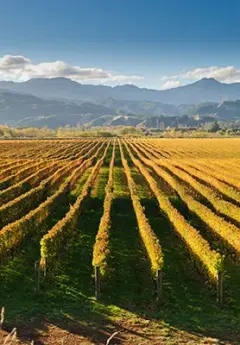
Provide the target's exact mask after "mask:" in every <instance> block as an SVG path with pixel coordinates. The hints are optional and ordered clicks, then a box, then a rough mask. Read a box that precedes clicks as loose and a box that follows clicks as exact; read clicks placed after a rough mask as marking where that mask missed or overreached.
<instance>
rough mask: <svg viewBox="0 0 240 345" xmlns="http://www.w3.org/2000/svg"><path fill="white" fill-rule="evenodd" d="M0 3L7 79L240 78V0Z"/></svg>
mask: <svg viewBox="0 0 240 345" xmlns="http://www.w3.org/2000/svg"><path fill="white" fill-rule="evenodd" d="M0 5H1V11H0V57H1V59H0V79H1V80H3V79H4V80H18V81H21V80H26V79H28V78H31V77H55V76H66V77H70V78H72V79H73V80H76V81H78V82H83V83H94V84H96V83H104V84H108V85H116V84H124V83H134V84H136V85H139V86H141V87H152V88H157V89H160V88H166V87H173V86H178V85H184V84H186V83H189V82H193V81H195V80H198V79H200V78H201V77H211V76H213V77H215V78H216V79H218V80H219V81H223V82H228V83H229V82H234V81H238V82H239V81H240V70H239V69H240V21H239V13H240V2H238V1H237V0H234V1H232V0H228V1H221V0H219V1H214V0H208V1H206V0H202V1H197V0H195V1H194V0H191V1H190V0H166V1H165V0H128V1H126V0H111V1H110V0H68V1H66V0H58V1H56V0H50V1H49V0H48V1H46V0H41V1H37V0H31V1H30V0H22V1H20V0H8V1H3V0H0ZM16 56H17V57H18V58H17V59H16ZM14 57H15V59H14ZM21 57H22V60H21Z"/></svg>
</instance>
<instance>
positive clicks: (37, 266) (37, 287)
mask: <svg viewBox="0 0 240 345" xmlns="http://www.w3.org/2000/svg"><path fill="white" fill-rule="evenodd" d="M34 268H35V289H34V290H35V295H36V296H38V295H39V292H40V262H39V261H35V265H34Z"/></svg>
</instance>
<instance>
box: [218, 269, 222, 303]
mask: <svg viewBox="0 0 240 345" xmlns="http://www.w3.org/2000/svg"><path fill="white" fill-rule="evenodd" d="M217 302H218V304H222V302H223V272H218V281H217Z"/></svg>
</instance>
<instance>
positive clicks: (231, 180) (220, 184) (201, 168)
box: [177, 160, 240, 202]
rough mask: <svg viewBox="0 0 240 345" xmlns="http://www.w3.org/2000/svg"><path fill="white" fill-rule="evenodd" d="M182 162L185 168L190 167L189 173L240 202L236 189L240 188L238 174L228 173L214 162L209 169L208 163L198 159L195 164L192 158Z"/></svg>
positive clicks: (239, 194) (239, 193)
mask: <svg viewBox="0 0 240 345" xmlns="http://www.w3.org/2000/svg"><path fill="white" fill-rule="evenodd" d="M184 164H186V165H187V169H188V170H189V171H190V168H191V173H193V174H194V175H195V176H197V177H199V178H200V179H202V180H204V181H206V182H208V183H210V184H212V185H213V186H214V187H215V188H216V189H218V190H219V191H220V192H221V193H222V194H225V195H226V196H228V197H229V198H232V199H235V200H237V201H238V202H240V192H239V191H238V189H239V188H240V183H239V181H238V179H237V178H236V177H237V176H238V174H235V175H234V174H230V175H229V174H228V173H227V172H226V170H224V168H220V167H219V166H214V164H212V165H211V169H209V164H207V163H204V162H202V161H200V163H199V164H196V163H195V162H194V161H193V160H192V161H191V162H189V161H187V162H184ZM227 164H228V162H227ZM177 165H178V166H180V163H179V162H178V163H177ZM186 165H185V168H184V167H183V166H181V167H182V168H184V169H186ZM189 167H190V168H189ZM231 185H232V186H231Z"/></svg>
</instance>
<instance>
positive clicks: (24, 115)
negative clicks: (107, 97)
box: [0, 90, 115, 127]
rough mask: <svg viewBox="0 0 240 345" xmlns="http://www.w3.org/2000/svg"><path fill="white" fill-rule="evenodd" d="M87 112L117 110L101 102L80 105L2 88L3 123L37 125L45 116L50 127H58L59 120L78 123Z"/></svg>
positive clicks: (98, 113)
mask: <svg viewBox="0 0 240 345" xmlns="http://www.w3.org/2000/svg"><path fill="white" fill-rule="evenodd" d="M86 114H88V115H89V116H90V115H92V116H95V117H99V116H103V115H113V116H114V115H115V111H114V110H112V109H110V108H108V107H105V106H103V105H100V104H94V103H87V102H84V103H82V104H80V105H78V104H75V103H73V102H64V101H55V100H46V99H41V98H38V97H35V96H32V95H25V94H20V93H16V92H8V91H5V90H3V91H1V90H0V123H1V124H8V125H13V126H16V125H23V126H25V124H26V123H32V124H36V125H37V124H40V123H43V122H45V120H44V119H43V118H46V117H50V118H51V121H50V122H51V124H52V125H51V126H50V127H57V126H58V124H59V121H60V122H61V125H66V124H70V123H69V122H71V121H73V122H74V125H76V124H78V122H79V121H80V123H81V119H82V117H84V115H86ZM95 117H94V118H95ZM54 119H55V120H54ZM57 119H58V120H57ZM60 119H61V120H60ZM73 119H74V120H73ZM91 120H92V119H91ZM54 121H55V122H54ZM84 122H85V120H84Z"/></svg>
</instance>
